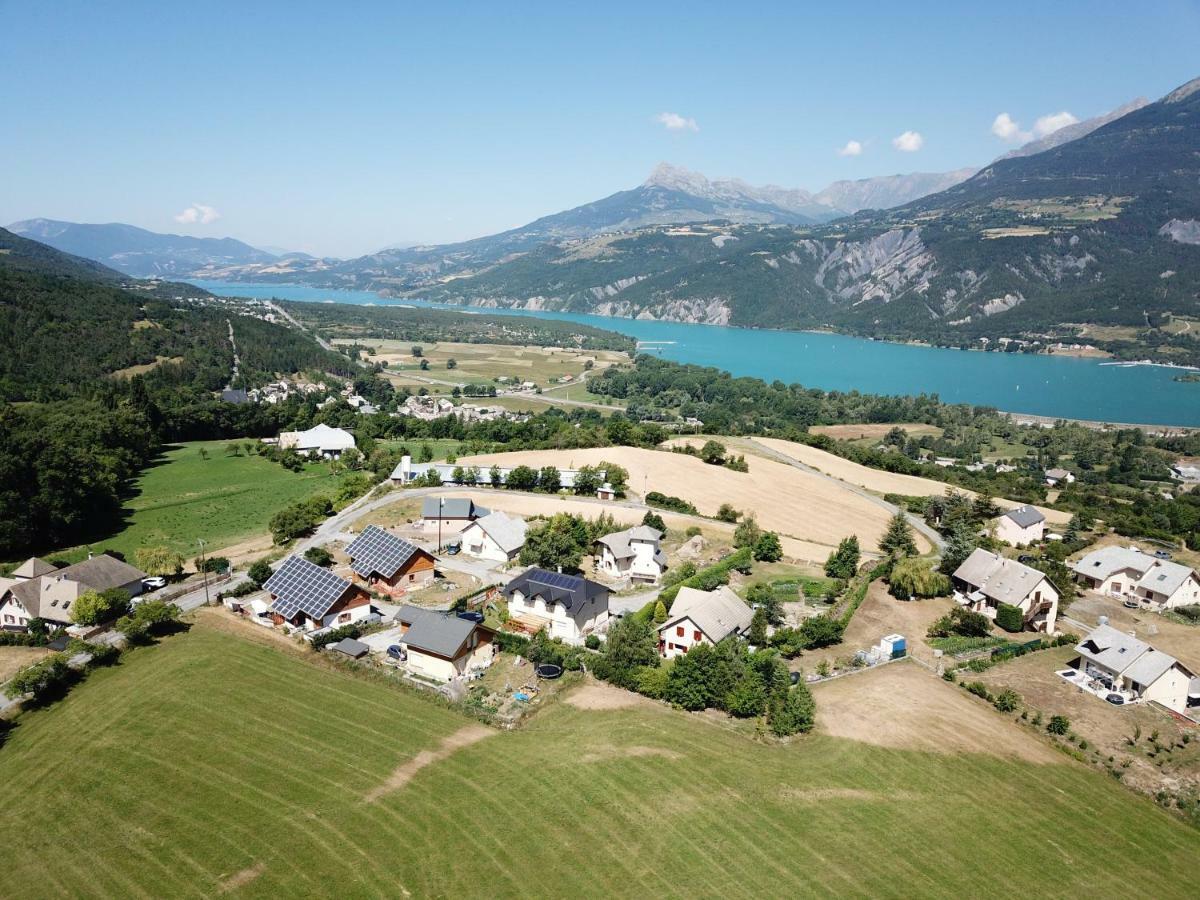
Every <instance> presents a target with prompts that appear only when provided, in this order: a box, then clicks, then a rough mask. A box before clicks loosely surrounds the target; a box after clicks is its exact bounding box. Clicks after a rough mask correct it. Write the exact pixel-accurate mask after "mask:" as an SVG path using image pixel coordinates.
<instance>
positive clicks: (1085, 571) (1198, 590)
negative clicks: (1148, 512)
mask: <svg viewBox="0 0 1200 900" xmlns="http://www.w3.org/2000/svg"><path fill="white" fill-rule="evenodd" d="M1071 571H1072V572H1074V573H1075V575H1076V576H1077V578H1078V580H1079V581H1080V582H1081V583H1082V584H1083V585H1085V586H1086V587H1088V588H1090V589H1091V590H1093V591H1099V592H1100V593H1102V594H1108V595H1110V596H1112V597H1128V598H1130V599H1133V600H1137V601H1138V602H1139V603H1142V604H1143V605H1145V606H1148V607H1150V608H1151V609H1159V610H1162V609H1170V608H1171V607H1174V606H1191V605H1192V604H1195V603H1200V578H1198V577H1197V575H1196V571H1195V570H1194V569H1189V568H1188V567H1187V566H1183V565H1180V564H1179V563H1175V562H1171V561H1169V560H1165V559H1158V558H1157V557H1155V556H1151V555H1150V554H1149V553H1143V552H1142V551H1141V550H1139V549H1137V547H1101V548H1100V549H1098V550H1093V551H1092V552H1091V553H1088V554H1087V555H1086V556H1084V557H1083V558H1082V559H1081V560H1079V562H1077V563H1074V564H1072V566H1071Z"/></svg>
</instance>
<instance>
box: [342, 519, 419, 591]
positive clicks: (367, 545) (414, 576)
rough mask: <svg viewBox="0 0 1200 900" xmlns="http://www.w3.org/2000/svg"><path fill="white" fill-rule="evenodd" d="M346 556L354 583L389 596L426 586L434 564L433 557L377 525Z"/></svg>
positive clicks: (350, 548)
mask: <svg viewBox="0 0 1200 900" xmlns="http://www.w3.org/2000/svg"><path fill="white" fill-rule="evenodd" d="M346 553H347V555H348V556H349V557H350V571H351V572H353V573H354V578H355V580H356V581H359V582H360V583H362V584H365V585H366V586H367V587H369V588H373V589H374V590H377V591H381V592H383V593H385V594H389V595H391V596H395V595H397V594H403V593H404V592H405V591H407V590H410V589H415V588H420V587H424V586H425V585H427V584H429V582H431V581H433V577H434V571H435V566H436V562H437V561H436V560H435V559H434V558H433V554H431V553H428V552H427V551H425V550H422V549H421V548H420V547H418V546H417V545H416V544H412V543H409V542H408V541H406V540H404V539H403V538H399V537H396V535H394V534H392V533H391V532H390V531H385V530H384V529H382V528H380V527H379V526H378V525H368V526H367V527H366V528H365V529H364V530H363V533H362V534H360V535H359V536H358V537H356V538H355V539H354V540H352V541H351V542H350V544H349V545H348V546H347V547H346Z"/></svg>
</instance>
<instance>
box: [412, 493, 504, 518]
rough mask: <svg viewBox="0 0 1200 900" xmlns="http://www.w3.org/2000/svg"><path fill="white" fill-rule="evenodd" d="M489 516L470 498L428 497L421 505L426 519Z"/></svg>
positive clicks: (422, 513) (422, 515)
mask: <svg viewBox="0 0 1200 900" xmlns="http://www.w3.org/2000/svg"><path fill="white" fill-rule="evenodd" d="M439 504H440V506H439ZM487 514H488V511H487V510H486V509H484V508H483V507H482V506H476V505H475V501H473V500H472V499H471V498H470V497H426V498H425V499H424V501H422V503H421V517H422V518H424V519H439V518H440V519H478V518H480V517H482V516H486V515H487Z"/></svg>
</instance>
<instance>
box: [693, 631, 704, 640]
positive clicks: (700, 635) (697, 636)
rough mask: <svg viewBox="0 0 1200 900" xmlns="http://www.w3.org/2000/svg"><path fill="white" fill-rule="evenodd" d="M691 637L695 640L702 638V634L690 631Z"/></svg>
mask: <svg viewBox="0 0 1200 900" xmlns="http://www.w3.org/2000/svg"><path fill="white" fill-rule="evenodd" d="M692 639H693V640H696V641H702V640H704V635H703V634H702V633H700V632H699V631H695V632H692Z"/></svg>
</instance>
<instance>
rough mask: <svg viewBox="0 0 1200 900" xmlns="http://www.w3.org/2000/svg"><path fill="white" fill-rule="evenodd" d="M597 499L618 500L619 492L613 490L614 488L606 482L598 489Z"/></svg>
mask: <svg viewBox="0 0 1200 900" xmlns="http://www.w3.org/2000/svg"><path fill="white" fill-rule="evenodd" d="M596 499H597V500H616V499H617V492H616V491H615V490H613V486H612V485H611V484H609V483H608V482H607V481H606V482H604V484H602V485H600V487H598V488H596Z"/></svg>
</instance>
